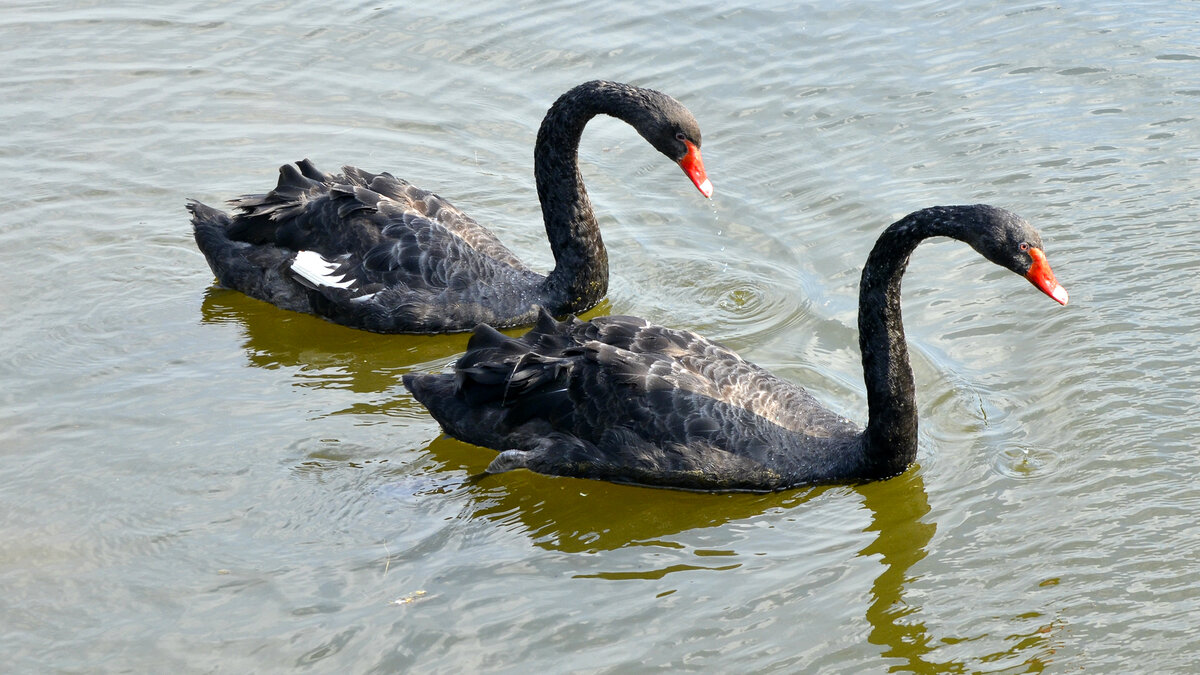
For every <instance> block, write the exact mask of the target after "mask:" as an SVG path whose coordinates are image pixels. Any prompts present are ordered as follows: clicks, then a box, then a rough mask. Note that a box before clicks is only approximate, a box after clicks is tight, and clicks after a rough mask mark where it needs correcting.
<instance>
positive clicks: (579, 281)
mask: <svg viewBox="0 0 1200 675" xmlns="http://www.w3.org/2000/svg"><path fill="white" fill-rule="evenodd" d="M598 114H607V115H612V116H614V117H618V118H620V119H622V120H624V121H626V122H628V123H629V124H631V125H632V126H634V128H635V129H637V130H638V132H639V133H640V134H641V135H642V136H643V137H644V138H646V140H647V141H649V142H650V143H651V144H652V145H654V146H655V148H656V149H658V150H659V151H660V152H662V153H663V154H665V155H667V156H668V157H670V158H671V159H672V160H674V161H676V162H678V163H679V164H680V166H681V167H682V168H683V169H684V171H685V172H686V173H687V174H688V176H689V178H691V179H692V181H693V182H694V183H695V185H696V187H697V188H699V189H700V191H701V192H702V193H704V195H705V196H710V195H711V193H712V184H711V183H710V182H709V181H708V178H707V176H706V175H705V172H704V165H703V162H702V161H701V159H700V149H699V148H700V130H699V127H698V125H697V124H696V121H695V119H694V118H693V117H692V115H691V113H689V112H688V111H687V109H686V108H684V107H683V105H682V104H680V103H679V102H678V101H676V100H675V99H673V98H671V97H670V96H667V95H666V94H662V93H660V92H657V91H653V90H651V89H642V88H638V87H633V86H630V85H625V84H620V83H615V82H600V81H597V82H588V83H585V84H582V85H579V86H578V87H575V88H574V89H572V90H570V91H568V92H567V93H565V94H563V95H562V96H561V97H560V98H559V99H558V101H556V102H555V103H554V105H553V106H551V108H550V110H549V111H548V112H547V113H546V118H545V119H544V120H543V122H542V126H541V128H540V129H539V131H538V138H537V144H536V146H535V149H534V172H535V178H536V181H537V188H538V197H539V199H540V200H541V204H542V214H543V220H544V222H545V226H546V233H547V236H548V237H549V239H550V246H551V249H552V251H553V253H554V259H555V268H554V270H553V271H551V272H550V274H549V275H542V274H538V273H537V272H534V271H532V270H530V269H529V268H528V267H526V266H525V265H524V264H523V263H522V262H521V261H520V259H518V258H517V256H516V255H514V254H513V253H512V252H511V251H509V250H508V249H507V248H506V247H505V246H504V245H503V244H501V243H500V241H499V240H498V239H497V238H496V237H495V236H494V235H493V234H492V233H491V232H490V231H488V230H487V229H486V228H484V227H483V226H481V225H480V224H479V223H477V222H476V221H475V220H473V219H472V218H470V217H469V216H467V215H466V214H465V213H463V212H462V211H459V210H458V209H457V208H455V207H454V206H452V205H451V204H450V203H449V202H447V201H446V200H444V199H442V198H441V197H439V196H438V195H436V194H433V193H432V192H428V191H425V190H421V189H420V188H417V187H414V186H413V185H411V184H409V183H408V182H407V181H404V180H402V179H399V178H395V177H393V176H391V175H390V174H387V173H381V174H373V173H369V172H367V171H363V170H362V169H357V168H354V167H344V168H343V173H342V174H340V175H332V174H326V173H324V172H322V171H319V170H318V169H317V168H316V167H315V166H313V165H312V163H310V162H309V161H308V160H303V161H301V162H297V163H296V164H295V165H291V164H289V165H285V166H283V167H282V168H281V169H280V177H279V183H278V185H277V186H276V187H275V189H274V190H272V191H271V192H269V193H267V194H265V195H247V196H245V197H242V198H240V199H237V200H234V201H233V202H232V203H233V204H234V206H235V207H236V209H237V212H236V214H235V215H233V216H232V217H231V216H229V215H228V214H225V213H223V212H221V211H219V210H217V209H213V208H211V207H208V206H205V205H204V204H201V203H199V202H190V203H189V204H188V210H189V211H191V213H192V224H193V227H194V229H195V237H196V243H197V245H198V246H199V247H200V250H201V251H202V252H203V253H204V255H205V258H207V260H208V263H209V266H210V267H211V268H212V270H213V273H214V274H215V275H216V276H217V280H218V281H219V282H220V283H221V285H223V286H226V287H228V288H233V289H235V290H238V291H241V292H243V293H245V294H247V295H249V296H251V297H254V298H258V299H260V300H265V301H267V302H270V303H272V304H274V305H277V306H279V307H282V308H284V309H289V310H293V311H298V312H308V313H312V314H317V315H320V316H323V317H325V318H327V319H329V320H331V321H334V322H337V323H341V324H344V325H347V326H353V327H356V328H363V329H366V330H372V331H377V332H385V333H441V332H451V331H462V330H470V329H471V328H472V327H474V326H475V325H477V324H479V323H490V324H493V325H498V326H519V325H524V324H528V323H532V322H533V320H534V319H535V318H536V316H537V307H544V308H547V309H549V310H550V311H551V312H553V313H555V314H567V313H577V312H582V311H585V310H587V309H590V308H591V307H593V306H595V304H596V303H597V302H599V301H600V300H601V299H602V298H603V297H604V295H605V293H607V292H608V255H607V253H606V252H605V249H604V243H603V241H602V240H601V238H600V230H599V226H598V225H597V223H596V218H595V215H594V213H593V212H592V206H591V202H590V200H589V199H588V196H587V191H586V190H585V189H584V187H583V179H582V176H581V175H580V173H579V168H578V163H577V153H578V148H579V140H580V137H581V135H582V133H583V128H584V126H585V125H586V124H587V122H588V120H590V119H591V118H592V117H594V116H595V115H598Z"/></svg>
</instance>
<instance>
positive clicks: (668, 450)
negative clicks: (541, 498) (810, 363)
mask: <svg viewBox="0 0 1200 675" xmlns="http://www.w3.org/2000/svg"><path fill="white" fill-rule="evenodd" d="M404 381H405V385H406V386H408V388H409V389H410V390H412V391H413V393H414V395H415V396H416V397H417V399H418V400H419V401H421V402H422V403H423V404H425V406H426V407H427V408H429V410H430V412H431V413H432V414H433V415H434V417H435V418H437V420H438V421H439V422H440V423H441V424H442V426H443V427H444V428H445V429H446V431H447V432H448V433H449V434H450V435H452V436H455V437H457V438H459V439H461V440H464V441H467V442H471V443H475V444H478V445H484V446H487V447H491V448H493V449H496V450H500V451H502V453H501V455H500V456H499V457H497V458H496V460H495V461H494V462H493V463H492V466H491V467H489V470H491V471H501V470H506V469H511V468H518V467H525V468H530V469H533V470H536V471H540V472H542V473H549V474H556V475H569V476H579V477H585V478H599V479H604V480H612V481H618V482H630V483H639V484H649V485H662V486H670V487H680V488H690V489H704V490H739V489H740V490H746V489H749V490H767V489H779V488H782V487H787V486H789V485H794V484H797V483H801V482H821V480H822V479H823V478H824V477H825V476H827V475H833V474H834V473H837V472H842V471H845V470H846V466H844V462H845V461H849V460H848V459H845V458H850V457H853V454H852V453H837V452H835V450H836V449H837V448H841V447H844V446H845V445H846V444H852V443H854V442H856V440H857V434H858V432H859V429H858V428H857V427H856V426H855V425H854V424H853V423H851V422H849V421H848V420H845V419H843V418H841V417H840V416H838V415H835V414H833V413H832V412H830V411H828V410H826V409H824V408H822V407H821V406H820V405H819V404H818V403H817V402H816V400H815V399H813V397H812V396H811V395H809V394H808V393H807V392H805V391H804V390H803V389H801V388H799V387H796V386H795V385H792V384H790V383H788V382H786V381H784V380H781V379H779V378H777V377H775V376H774V375H771V374H770V373H769V372H767V371H765V370H763V369H762V368H759V367H758V366H755V365H754V364H752V363H749V362H747V361H746V360H744V359H742V358H741V357H739V356H738V355H737V354H735V353H734V352H733V351H731V350H729V349H728V348H726V347H724V346H722V345H720V344H717V343H715V342H712V341H711V340H708V339H706V338H704V337H701V336H699V335H696V334H695V333H692V332H690V331H683V330H675V329H670V328H665V327H662V326H656V325H653V324H650V323H648V322H647V321H645V320H643V319H639V318H634V317H603V318H598V319H594V320H592V321H587V322H585V321H580V320H578V319H575V318H570V319H568V320H567V321H564V322H557V321H555V320H554V319H553V318H552V317H550V316H549V315H547V314H544V313H543V314H542V315H541V317H540V318H539V320H538V323H537V325H536V326H535V327H534V328H533V329H532V330H530V331H529V332H528V333H527V334H525V335H524V336H522V337H520V338H509V337H506V336H504V335H503V334H501V333H499V332H497V331H495V330H492V329H491V328H489V327H487V326H480V327H478V328H477V329H476V332H475V334H474V336H473V337H472V339H471V342H470V344H469V345H468V350H467V353H466V354H465V355H464V356H463V357H462V358H461V359H460V360H459V361H458V363H457V365H456V366H455V373H454V374H453V375H407V376H405V380H404ZM831 462H833V464H832V465H831V464H830V463H831Z"/></svg>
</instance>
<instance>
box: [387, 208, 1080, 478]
mask: <svg viewBox="0 0 1200 675" xmlns="http://www.w3.org/2000/svg"><path fill="white" fill-rule="evenodd" d="M934 236H945V237H952V238H954V239H959V240H961V241H965V242H966V243H968V244H970V245H971V246H972V247H973V248H974V249H975V250H976V251H978V252H979V253H980V254H982V255H983V256H984V257H985V258H987V259H988V260H991V261H992V262H994V263H996V264H997V265H1000V266H1002V267H1007V268H1008V269H1010V270H1012V271H1014V272H1016V273H1017V274H1020V275H1023V276H1024V277H1026V278H1027V279H1029V280H1030V281H1032V282H1033V284H1034V285H1035V286H1037V287H1038V288H1039V289H1041V290H1042V291H1044V292H1045V293H1046V294H1048V295H1049V296H1050V297H1052V298H1054V299H1055V300H1057V301H1058V302H1060V303H1062V304H1064V305H1065V304H1067V292H1066V290H1065V289H1063V287H1062V286H1060V285H1059V284H1058V282H1057V281H1056V280H1055V278H1054V273H1053V272H1052V271H1051V270H1050V266H1049V264H1047V262H1046V256H1045V254H1044V253H1043V251H1042V241H1041V237H1040V236H1039V235H1038V233H1037V231H1036V230H1034V229H1033V228H1032V227H1030V225H1029V224H1028V223H1026V222H1025V221H1024V220H1022V219H1021V218H1020V217H1019V216H1017V215H1016V214H1013V213H1010V212H1008V211H1005V210H1003V209H998V208H995V207H991V206H986V205H976V206H937V207H933V208H928V209H923V210H921V211H917V212H915V213H912V214H910V215H908V216H906V217H904V218H903V219H901V220H900V221H898V222H896V223H894V224H893V225H891V226H890V227H888V228H887V229H886V230H884V232H883V234H882V235H880V237H879V240H878V241H877V242H876V243H875V247H874V249H873V250H872V251H871V254H870V256H869V257H868V258H867V264H866V266H865V267H864V268H863V273H862V281H861V283H860V286H859V310H858V330H859V347H860V348H861V350H862V359H863V375H864V377H865V379H866V388H867V404H868V410H869V420H868V422H867V427H866V429H859V428H858V427H857V426H856V425H855V424H853V423H852V422H851V421H850V420H847V419H845V418H843V417H841V416H840V415H837V414H836V413H833V412H830V411H829V410H826V409H825V408H822V407H821V405H820V404H819V403H817V401H816V399H814V398H813V397H812V396H811V395H810V394H809V393H808V392H806V391H804V390H803V389H801V388H800V387H797V386H796V385H794V384H791V383H789V382H786V381H784V380H781V379H779V378H778V377H776V376H774V375H772V374H771V373H769V372H767V371H766V370H763V369H762V368H760V367H758V366H756V365H754V364H752V363H749V362H747V361H745V360H743V359H742V358H741V357H739V356H738V355H737V354H735V353H733V352H732V351H730V350H729V349H727V348H725V347H723V346H721V345H719V344H717V343H715V342H712V341H710V340H707V339H705V338H703V337H701V336H699V335H696V334H695V333H692V332H689V331H685V330H675V329H672V328H664V327H662V326H655V325H653V324H650V323H648V322H647V321H645V320H644V319H638V318H634V317H625V316H611V317H601V318H597V319H593V320H591V321H580V320H578V319H576V318H574V317H572V318H570V319H568V320H566V321H563V322H561V323H559V322H557V321H555V320H554V318H553V317H551V316H550V315H549V314H546V313H542V314H541V316H540V317H539V318H538V321H537V324H536V326H535V327H534V328H533V329H531V330H530V331H529V332H528V333H526V334H525V335H524V336H522V337H520V338H509V337H506V336H504V335H502V334H500V333H499V332H497V331H496V330H494V329H492V328H490V327H488V326H479V327H478V328H476V329H475V334H474V335H473V336H472V337H471V340H470V343H469V344H468V346H467V353H466V354H465V355H464V356H463V357H462V358H461V359H459V361H458V363H457V364H456V365H455V368H454V373H452V374H440V375H435V374H412V373H410V374H407V375H405V376H404V385H405V386H406V387H408V389H409V390H410V391H412V393H413V395H414V396H415V397H416V398H417V400H418V401H420V402H421V403H422V404H424V405H425V407H427V408H428V409H429V411H430V412H431V413H432V414H433V416H434V417H435V418H436V419H437V421H438V422H439V423H441V425H442V428H443V429H445V431H446V433H448V434H449V435H451V436H453V437H455V438H458V439H460V440H463V441H466V442H468V443H474V444H477V445H483V446H487V447H489V448H493V449H496V450H500V451H501V452H500V454H499V455H498V456H497V457H496V459H495V460H493V461H492V463H491V464H490V465H489V466H488V472H489V473H498V472H501V471H507V470H509V469H516V468H527V469H531V470H533V471H538V472H541V473H546V474H552V475H560V476H577V477H580V478H595V479H601V480H608V481H614V482H620V483H634V484H640V485H652V486H662V487H675V488H684V489H693V490H712V491H717V490H753V491H767V490H779V489H783V488H788V487H794V486H798V485H806V484H817V483H832V482H847V481H869V480H878V479H883V478H888V477H891V476H895V475H897V474H899V473H901V472H903V471H904V469H905V468H907V467H908V466H909V465H910V464H911V463H912V462H913V460H914V459H915V458H916V454H917V407H916V402H915V400H914V397H913V377H912V369H911V368H910V366H909V362H908V348H907V345H906V344H905V340H904V327H903V325H902V323H901V319H900V277H901V275H903V274H904V269H905V267H906V266H907V265H908V259H909V256H910V255H911V254H912V252H913V249H915V248H916V246H917V244H918V243H920V242H921V240H923V239H925V238H927V237H934Z"/></svg>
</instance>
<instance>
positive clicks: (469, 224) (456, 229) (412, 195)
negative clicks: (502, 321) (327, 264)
mask: <svg viewBox="0 0 1200 675" xmlns="http://www.w3.org/2000/svg"><path fill="white" fill-rule="evenodd" d="M343 170H344V171H345V172H346V176H347V177H350V176H353V178H354V181H355V182H356V183H357V184H359V185H361V186H362V187H363V188H365V189H368V190H370V191H372V192H375V193H377V194H379V195H382V196H384V197H386V198H387V199H388V200H389V202H384V203H382V204H380V207H379V208H380V209H381V210H383V211H384V212H385V213H390V212H396V211H399V212H401V213H416V214H419V215H422V216H424V217H426V218H429V219H430V220H433V221H436V222H438V223H440V224H441V225H443V226H444V227H445V228H446V229H447V230H448V231H449V232H450V233H451V234H453V235H454V236H456V237H459V238H460V239H462V240H463V241H465V242H466V243H467V244H468V245H469V246H471V247H472V248H474V249H475V250H477V251H479V252H480V253H482V254H484V255H486V256H488V257H489V258H492V259H494V260H496V261H499V262H502V263H504V264H506V265H509V266H510V267H513V268H516V269H519V270H526V269H528V268H527V267H526V266H525V264H524V263H522V262H521V260H520V259H519V258H517V256H516V255H515V254H514V253H513V252H512V251H510V250H508V247H506V246H505V245H504V244H502V243H500V240H499V239H497V238H496V235H494V234H492V232H491V231H490V230H488V229H487V228H485V227H483V226H482V225H480V224H479V222H478V221H476V220H475V219H474V218H472V217H470V216H468V215H467V214H465V213H463V212H462V211H461V210H459V209H458V208H457V207H456V206H454V205H453V204H451V203H450V202H448V201H446V200H445V199H444V198H442V197H441V196H439V195H437V194H435V193H433V192H430V191H428V190H422V189H421V188H418V187H416V186H414V185H413V184H411V183H409V182H408V181H406V180H403V179H400V178H396V177H395V176H393V175H391V174H389V173H380V174H372V173H368V172H366V171H363V170H362V169H358V168H356V167H352V166H347V167H344V168H343Z"/></svg>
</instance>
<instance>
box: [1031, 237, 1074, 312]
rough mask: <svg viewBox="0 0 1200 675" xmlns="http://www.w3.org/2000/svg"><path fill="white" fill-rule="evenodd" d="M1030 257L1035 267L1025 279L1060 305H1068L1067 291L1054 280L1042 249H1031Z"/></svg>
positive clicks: (1032, 267) (1032, 266)
mask: <svg viewBox="0 0 1200 675" xmlns="http://www.w3.org/2000/svg"><path fill="white" fill-rule="evenodd" d="M1029 256H1030V257H1031V258H1033V265H1031V266H1030V267H1029V271H1028V272H1026V273H1025V278H1026V279H1028V280H1029V281H1030V282H1031V283H1032V284H1033V285H1034V286H1037V287H1038V288H1039V289H1041V291H1042V292H1043V293H1045V294H1046V295H1048V296H1050V297H1052V298H1054V299H1055V300H1057V301H1058V304H1060V305H1065V304H1067V289H1065V288H1063V287H1062V286H1061V285H1060V284H1059V283H1058V280H1057V279H1055V278H1054V272H1053V271H1052V270H1051V269H1050V263H1048V262H1046V254H1045V253H1042V249H1040V248H1031V249H1029Z"/></svg>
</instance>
